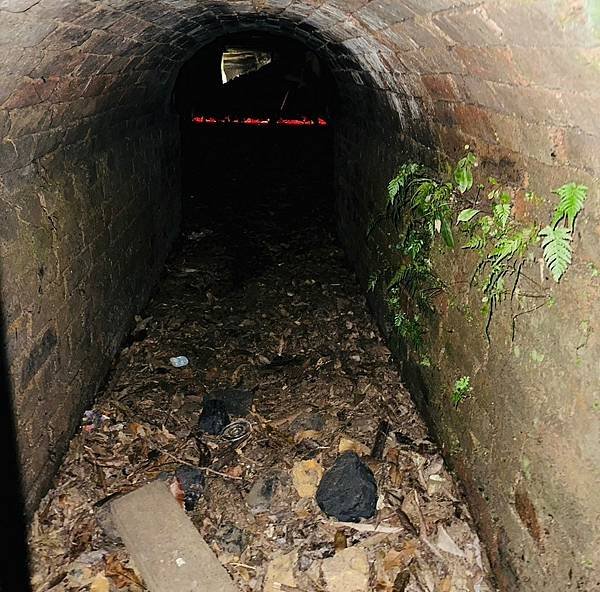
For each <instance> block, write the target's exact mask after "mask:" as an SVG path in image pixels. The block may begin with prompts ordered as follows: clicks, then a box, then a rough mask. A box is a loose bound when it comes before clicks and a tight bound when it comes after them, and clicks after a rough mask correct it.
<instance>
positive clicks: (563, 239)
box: [539, 226, 573, 282]
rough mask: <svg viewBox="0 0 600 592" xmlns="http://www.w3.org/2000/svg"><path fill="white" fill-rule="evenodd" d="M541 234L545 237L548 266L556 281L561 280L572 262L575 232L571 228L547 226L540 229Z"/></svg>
mask: <svg viewBox="0 0 600 592" xmlns="http://www.w3.org/2000/svg"><path fill="white" fill-rule="evenodd" d="M539 235H540V236H541V237H542V238H543V240H542V249H543V250H544V261H545V262H546V266H547V267H548V269H549V270H550V273H551V274H552V277H553V278H554V281H556V282H559V281H560V278H561V277H562V276H563V275H564V273H565V271H567V269H568V267H569V265H570V264H571V256H572V245H571V241H572V239H573V234H572V232H571V230H570V229H569V228H564V227H558V228H553V227H552V226H546V227H545V228H542V230H540V232H539Z"/></svg>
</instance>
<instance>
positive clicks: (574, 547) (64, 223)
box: [0, 0, 600, 591]
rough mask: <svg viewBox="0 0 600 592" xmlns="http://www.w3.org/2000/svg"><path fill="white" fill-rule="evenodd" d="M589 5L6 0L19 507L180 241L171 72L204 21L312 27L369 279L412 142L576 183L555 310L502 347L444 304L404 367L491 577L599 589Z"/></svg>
mask: <svg viewBox="0 0 600 592" xmlns="http://www.w3.org/2000/svg"><path fill="white" fill-rule="evenodd" d="M596 18H597V12H594V3H593V2H587V3H586V2H583V0H582V1H575V2H573V1H567V0H564V1H562V0H559V1H552V2H551V1H550V0H534V1H533V2H520V1H518V0H501V1H499V2H497V1H492V0H490V1H485V0H484V1H473V0H254V2H251V1H249V0H231V1H225V0H223V1H221V2H199V1H197V0H160V1H157V0H152V1H151V0H102V1H92V0H36V1H34V0H0V49H1V50H2V51H1V54H0V135H1V137H2V141H1V142H0V202H1V204H2V209H1V211H0V249H1V251H0V252H1V254H2V270H1V271H2V304H3V309H4V315H5V319H6V325H7V331H6V333H7V337H8V356H9V363H10V367H11V377H12V383H13V390H14V399H15V406H16V409H17V418H18V426H19V434H20V435H19V442H20V446H21V455H22V461H23V472H24V478H25V483H26V491H27V502H28V506H29V508H30V509H31V508H33V507H34V506H35V504H36V503H37V501H38V500H39V499H40V496H41V495H42V494H43V493H44V491H45V489H46V488H47V486H48V483H49V480H50V478H51V475H52V471H53V470H54V467H55V466H56V464H57V462H58V461H59V460H60V457H61V455H62V452H63V451H64V449H65V446H66V444H67V442H68V439H69V437H70V435H71V433H72V431H73V429H74V428H75V425H76V424H77V421H78V418H79V417H80V413H81V411H82V409H83V408H84V406H85V404H86V402H87V401H89V399H90V398H91V397H92V396H93V395H94V393H95V392H96V391H97V389H98V387H99V385H100V384H101V382H102V380H103V379H104V376H105V374H106V370H107V368H108V366H109V364H110V362H111V360H112V358H113V356H114V354H115V353H116V351H117V350H118V347H119V344H120V343H121V340H122V338H123V336H124V334H125V333H126V332H127V329H128V328H129V323H130V321H131V318H132V317H133V315H134V314H135V313H136V312H137V311H138V310H139V309H140V307H141V306H142V305H143V303H144V302H145V300H146V298H147V296H148V294H149V291H150V289H151V288H152V285H153V284H154V282H155V280H156V278H157V277H158V273H159V271H160V268H161V266H162V263H163V261H164V258H165V256H166V254H167V252H168V248H169V245H170V243H171V241H172V239H173V238H174V237H175V235H176V232H177V227H178V219H179V185H178V183H179V171H178V162H179V160H178V153H179V136H178V127H177V119H176V116H175V113H174V111H173V109H172V108H171V105H170V94H171V90H172V88H173V85H174V82H175V80H176V77H177V73H178V71H179V69H180V68H181V66H182V65H183V64H184V63H185V62H186V60H187V59H189V58H190V57H191V56H192V55H193V54H194V53H195V52H196V51H197V50H198V49H199V48H201V47H202V46H204V45H206V44H207V43H209V42H211V41H212V40H214V39H216V38H217V37H220V36H223V35H227V34H230V33H238V32H241V31H245V30H257V31H263V32H265V33H275V34H278V35H287V36H290V37H293V38H295V39H297V40H299V41H301V42H302V43H304V44H306V45H307V46H308V47H309V48H311V49H313V50H314V51H315V52H317V53H318V55H319V56H320V57H321V58H322V59H323V60H324V61H325V63H327V65H328V66H329V68H330V69H331V71H332V74H333V76H334V77H335V80H336V84H337V86H338V90H339V94H340V97H341V117H340V121H339V122H338V129H337V130H336V148H335V150H336V163H337V166H336V185H337V199H338V211H339V214H340V216H339V221H338V225H339V228H340V232H341V237H342V240H343V241H344V242H345V243H346V246H347V249H348V252H349V254H350V256H351V258H352V259H353V260H354V261H355V263H356V266H357V269H358V271H359V275H360V276H361V277H363V279H364V276H365V274H366V273H367V270H368V267H369V259H368V252H367V250H366V247H365V244H364V240H363V238H362V237H363V236H364V229H365V226H366V225H367V224H368V221H369V219H370V217H371V215H372V211H373V210H374V209H375V208H377V207H379V205H378V204H380V203H381V196H382V195H383V194H384V190H385V185H386V182H387V179H388V178H389V177H390V175H391V173H392V171H393V169H394V167H395V166H396V164H397V163H398V162H399V161H400V160H402V159H403V158H406V157H407V156H408V155H410V156H412V157H418V158H422V159H425V160H429V161H435V160H437V159H438V157H439V156H440V155H444V154H445V155H449V156H452V157H455V155H456V154H458V153H460V152H461V151H462V148H463V146H464V145H465V144H470V145H472V146H474V147H475V148H476V150H477V152H478V154H479V155H480V156H481V160H482V162H483V168H484V170H485V172H490V173H491V174H495V175H498V176H500V177H503V178H505V179H507V181H508V182H510V183H511V184H512V185H513V186H514V188H515V189H516V190H519V191H520V192H521V193H520V194H523V193H524V191H525V190H534V191H538V192H540V193H541V194H546V195H547V194H548V193H549V189H550V188H553V187H556V186H557V185H559V184H561V183H562V182H565V181H567V180H571V179H576V180H577V181H578V182H583V183H585V184H587V185H588V186H589V187H590V188H591V198H590V205H589V206H588V209H587V211H586V222H585V224H582V226H581V237H580V238H579V239H578V241H579V243H578V247H577V260H576V261H575V266H574V271H573V281H572V283H570V284H567V283H565V285H564V287H562V286H561V288H560V289H559V290H557V292H556V298H557V301H559V302H561V301H562V302H565V303H569V306H566V305H565V306H563V307H562V308H561V307H560V306H559V307H557V308H556V310H554V311H550V310H548V311H547V312H545V313H544V314H542V315H541V316H539V317H536V318H535V319H533V318H532V319H531V321H527V322H525V323H524V328H523V336H524V337H523V342H522V343H521V344H519V349H518V350H517V351H518V352H519V353H518V354H517V353H515V351H516V350H515V349H514V347H512V346H511V344H510V343H508V340H507V339H506V331H504V332H502V331H500V332H499V338H498V343H499V345H498V346H497V347H495V348H490V347H489V346H488V345H487V344H486V343H485V342H484V340H483V339H481V338H480V336H475V337H474V336H473V335H472V334H471V333H470V332H469V331H470V330H469V329H468V323H466V321H465V318H464V316H461V315H460V314H459V312H458V309H456V310H455V309H454V308H453V307H452V305H451V304H448V303H445V305H446V309H445V312H444V313H443V314H442V318H441V320H440V322H439V323H437V324H436V325H435V327H433V331H432V334H433V335H434V338H433V346H434V348H435V349H436V351H438V352H439V356H438V364H437V365H439V368H435V369H433V370H432V371H431V372H430V373H429V374H426V375H422V373H421V374H419V376H418V379H417V378H415V379H413V383H414V386H415V395H416V396H417V398H419V400H420V402H421V404H422V407H423V409H424V410H425V412H426V413H427V415H428V416H429V418H430V420H431V423H432V425H433V426H434V429H435V430H436V433H437V435H438V436H439V437H440V439H441V441H442V442H444V443H445V444H446V445H447V449H448V452H449V454H452V455H453V458H454V460H455V464H456V467H457V469H458V470H459V472H460V474H461V476H462V477H463V480H464V482H465V484H466V487H467V489H468V490H469V494H470V498H471V501H472V503H473V505H474V507H475V508H476V509H477V512H478V519H479V522H480V526H481V528H482V532H483V534H484V537H485V538H486V540H487V543H488V548H489V550H490V556H491V559H492V562H493V563H494V564H495V567H496V572H497V574H498V576H499V581H500V582H501V583H502V586H503V587H504V588H505V589H515V590H516V589H519V590H532V591H533V590H539V589H541V588H542V586H544V587H546V588H548V589H550V590H557V591H558V590H560V591H563V590H570V589H573V590H575V589H579V588H577V586H582V587H583V588H582V589H591V588H592V587H593V586H594V585H598V578H599V576H598V574H599V573H600V566H598V565H597V564H596V565H594V564H593V557H594V550H597V548H598V545H599V544H600V526H599V523H598V513H597V507H599V503H600V498H598V495H599V493H598V491H599V489H598V487H597V484H598V482H599V481H600V467H599V464H598V452H599V449H600V444H599V441H600V437H599V429H598V419H597V417H598V416H597V406H598V400H599V399H598V397H599V395H598V391H597V384H596V381H597V358H598V355H597V354H598V353H599V349H600V344H599V343H598V337H597V336H598V334H599V332H598V331H596V332H594V331H593V330H591V331H590V330H585V331H583V329H582V327H585V326H587V327H590V326H591V327H592V329H593V319H594V318H596V317H598V313H599V312H600V311H599V310H598V303H597V298H596V296H595V294H596V292H597V284H596V283H594V282H595V280H594V277H595V276H593V275H592V274H590V273H589V269H591V267H590V266H595V265H600V263H599V262H598V254H597V252H596V251H597V250H596V249H595V245H596V244H597V239H598V234H599V233H600V231H599V230H598V229H599V228H600V225H599V220H598V214H599V211H598V208H597V206H596V205H594V200H596V199H597V198H598V193H597V190H596V189H595V187H596V186H597V177H598V175H599V171H600V156H599V154H600V152H599V151H598V148H597V145H598V136H599V135H600V120H599V119H598V118H597V117H595V115H594V113H595V111H596V105H597V101H598V98H599V95H600V69H599V68H598V64H599V63H600V62H599V60H600V52H599V47H598V36H597V31H596V30H595V28H594V27H595V25H596V24H597V23H595V22H594V19H596ZM518 195H519V194H518ZM461 265H463V263H462V259H461V258H460V257H458V258H457V260H456V261H453V262H452V269H453V270H454V272H456V273H460V270H461V269H463V267H461ZM593 268H594V269H595V267H593ZM457 298H458V299H460V296H457ZM376 306H377V305H376ZM567 310H575V311H576V313H568V312H567ZM509 321H510V319H504V320H503V321H501V325H502V323H503V324H504V325H505V326H506V327H508V325H509ZM586 323H587V324H586ZM557 326H560V327H561V329H560V331H557V329H556V327H557ZM582 331H583V333H582ZM584 333H585V335H584ZM581 344H583V345H581ZM540 352H543V355H541V354H540ZM534 353H535V355H534ZM540 356H541V359H542V362H539V360H540ZM473 368H476V369H477V376H478V383H477V385H478V391H479V393H480V394H479V396H478V400H477V401H476V402H474V403H473V405H472V406H471V407H470V408H469V409H468V410H466V411H464V412H461V414H457V413H455V412H454V411H453V410H452V409H451V408H449V406H448V405H447V404H446V403H445V400H444V397H445V395H444V388H446V387H445V386H444V385H447V383H448V380H449V379H453V378H455V377H456V375H461V374H464V373H469V372H471V371H472V369H473ZM456 369H461V371H460V372H458V373H457V371H456ZM463 369H464V370H463ZM406 371H407V376H412V375H413V374H414V373H413V372H412V370H411V368H410V365H408V364H407V366H406ZM456 442H458V447H457V446H455V444H456ZM457 449H458V451H457ZM532 525H534V527H532ZM540 533H541V534H540ZM590 562H591V563H590ZM590 566H591V567H590ZM586 586H587V588H586Z"/></svg>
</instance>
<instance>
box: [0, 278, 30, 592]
mask: <svg viewBox="0 0 600 592" xmlns="http://www.w3.org/2000/svg"><path fill="white" fill-rule="evenodd" d="M0 271H1V270H0ZM1 281H2V276H1V275H0V283H1ZM12 401H13V393H12V385H11V380H10V377H9V375H8V355H7V343H6V332H5V322H4V311H3V309H2V306H1V303H0V471H1V480H0V483H1V485H0V536H1V537H2V540H3V541H4V543H5V544H4V545H3V549H2V551H1V552H0V592H28V591H29V590H31V587H30V584H29V570H28V563H29V562H28V551H27V535H26V532H27V530H26V525H25V512H24V503H23V495H22V487H21V472H20V470H19V454H18V449H17V438H16V429H15V421H14V417H15V416H14V412H13V404H12Z"/></svg>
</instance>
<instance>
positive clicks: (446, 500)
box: [30, 132, 493, 592]
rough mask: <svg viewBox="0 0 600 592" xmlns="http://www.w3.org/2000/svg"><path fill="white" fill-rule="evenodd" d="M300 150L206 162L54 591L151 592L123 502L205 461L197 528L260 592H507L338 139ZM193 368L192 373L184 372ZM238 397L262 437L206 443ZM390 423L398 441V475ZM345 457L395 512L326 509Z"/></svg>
mask: <svg viewBox="0 0 600 592" xmlns="http://www.w3.org/2000/svg"><path fill="white" fill-rule="evenodd" d="M260 133H264V132H260ZM269 133H270V132H269ZM294 133H295V132H294ZM281 138H283V139H280V140H277V141H275V142H273V143H272V144H271V145H270V146H269V147H268V148H265V146H264V145H262V144H261V145H260V146H259V145H258V144H257V145H250V146H249V145H248V142H253V141H256V142H259V143H260V142H262V139H260V138H258V136H255V137H254V139H252V137H251V138H250V140H248V138H246V139H245V140H244V142H242V141H241V140H239V141H237V142H233V141H232V138H228V139H227V146H229V149H228V157H227V159H226V160H227V163H228V164H227V166H222V167H221V168H220V169H218V168H215V166H216V165H217V164H218V161H219V158H220V157H221V156H222V154H223V152H219V151H218V150H211V151H210V154H209V156H210V159H209V160H207V159H206V158H207V157H204V158H203V159H199V160H198V162H197V163H196V165H197V167H198V168H197V171H198V173H197V174H198V183H199V185H198V191H200V189H203V191H204V193H203V195H200V193H197V194H196V195H197V196H196V197H195V198H193V199H191V200H190V201H189V203H188V204H187V206H186V208H187V209H186V211H185V215H184V232H183V239H182V241H181V244H180V245H179V246H178V248H177V249H176V253H175V254H174V256H173V257H172V258H171V260H170V261H169V263H168V265H167V273H166V275H165V278H164V280H163V282H162V285H161V287H160V290H159V291H158V293H157V294H156V296H155V297H154V299H153V300H152V302H151V303H150V304H149V306H148V307H147V309H146V310H145V312H144V315H143V318H140V320H139V322H138V326H137V328H136V330H135V331H134V332H133V333H132V336H131V339H130V341H129V346H128V347H126V348H125V349H123V351H122V352H121V354H120V356H119V358H118V360H117V361H116V362H115V366H114V370H113V373H112V375H111V378H110V380H109V383H108V386H107V388H106V390H105V392H104V393H103V394H102V395H101V397H100V398H99V400H98V402H97V404H96V405H95V406H94V407H93V410H90V411H89V412H87V413H86V417H85V419H84V425H83V427H82V429H81V430H80V432H79V433H78V434H77V435H76V436H75V438H74V439H73V441H72V444H71V447H70V450H69V453H68V456H67V457H66V459H65V461H64V463H63V465H62V468H61V470H60V472H59V474H58V475H57V478H56V482H55V487H54V489H53V490H52V491H51V492H50V493H49V494H48V495H47V496H46V498H45V499H44V501H43V502H42V504H41V506H40V509H39V511H38V513H37V515H36V517H35V520H34V523H33V532H32V536H31V541H30V542H31V550H32V555H33V566H32V568H33V581H34V585H35V590H50V589H51V590H88V589H91V590H93V591H94V592H100V591H106V590H131V591H134V590H135V591H137V590H143V589H144V588H143V584H142V583H141V581H140V579H139V577H138V575H137V574H136V572H135V571H134V569H133V566H132V565H131V564H130V563H129V561H128V557H127V553H126V551H125V549H124V548H123V546H122V544H121V543H120V541H119V539H118V535H116V533H115V531H114V528H113V527H112V525H111V523H110V520H109V516H110V512H109V502H110V500H111V499H113V498H114V497H115V496H117V495H119V494H122V493H125V492H128V491H131V490H133V489H135V488H136V487H138V486H140V485H142V484H143V483H145V482H148V481H151V480H153V479H165V480H168V481H169V483H174V477H173V474H174V472H175V471H176V470H177V469H178V468H180V467H186V466H189V467H199V466H202V465H204V466H205V468H204V469H202V472H203V474H204V475H205V477H206V481H205V488H204V492H203V494H202V496H201V497H200V500H199V501H198V504H197V506H196V508H195V509H194V510H193V511H191V512H189V514H190V515H191V517H192V519H193V521H194V523H195V525H196V526H197V527H198V528H199V530H200V532H201V534H202V535H203V536H204V538H205V539H206V540H207V541H208V542H209V544H210V545H211V546H212V548H213V550H214V551H215V553H216V554H217V555H218V557H219V559H220V560H221V562H222V563H223V564H224V565H225V566H226V568H227V570H228V571H229V573H230V574H231V575H232V577H233V578H234V580H235V581H236V583H237V585H238V586H239V588H240V590H266V591H268V592H273V591H275V590H286V591H289V590H302V591H313V590H314V591H320V590H326V591H328V592H338V591H342V590H343V591H344V592H352V591H357V592H359V591H361V590H383V591H385V590H389V591H396V592H398V591H402V590H406V591H409V592H417V591H419V592H421V591H427V592H434V591H435V592H450V591H470V592H473V591H478V590H480V591H489V590H493V587H492V586H491V585H490V584H489V583H488V582H487V579H486V576H485V573H486V567H485V558H484V557H482V551H481V548H480V545H479V542H478V538H477V536H476V534H475V532H474V530H473V527H472V524H471V519H470V517H469V512H468V510H467V507H466V505H465V502H464V501H463V499H462V497H461V494H460V492H459V491H460V490H459V489H458V488H457V486H456V484H455V482H454V480H453V478H452V476H451V475H450V474H449V473H448V472H447V470H446V469H445V468H444V465H443V462H442V460H441V457H440V455H439V453H438V451H437V450H436V448H435V446H434V445H433V444H432V443H431V442H430V440H429V439H428V437H427V431H426V429H425V426H424V424H423V422H422V420H421V419H420V418H419V416H418V415H417V413H416V411H415V408H414V406H413V404H412V402H411V400H410V397H409V395H408V393H407V392H406V390H405V389H404V388H403V387H402V384H401V379H400V377H399V375H398V372H397V371H396V369H395V367H394V364H393V363H392V360H391V359H390V352H389V351H388V349H387V348H386V346H385V345H384V343H383V342H382V341H381V338H380V336H379V332H378V329H377V327H376V326H375V324H374V322H373V320H372V318H371V317H370V315H369V312H368V310H367V308H366V305H365V299H364V297H363V295H361V293H360V291H359V287H358V286H357V284H356V282H355V279H354V278H353V275H352V273H351V271H350V270H349V269H348V267H347V265H346V263H345V260H344V256H343V253H342V252H341V251H340V249H339V248H338V246H337V244H336V242H335V240H334V238H333V233H332V231H331V229H330V228H331V227H330V216H329V213H328V208H327V207H324V206H323V197H328V196H329V192H330V189H329V184H328V182H327V178H326V177H324V176H323V174H322V173H321V171H323V170H327V169H328V167H329V165H328V160H327V154H326V152H319V151H320V150H323V151H325V150H327V142H316V143H315V142H314V136H313V139H312V140H311V136H310V135H308V134H306V133H304V132H301V133H297V134H296V135H295V136H291V135H288V136H285V135H282V136H281ZM205 139H206V137H205ZM263 139H264V138H263ZM236 151H238V152H237V153H236ZM217 154H218V155H219V157H217V156H215V155H217ZM244 154H246V155H247V154H254V156H255V157H254V159H253V161H252V162H250V161H248V160H247V158H246V159H245V158H243V156H244ZM256 154H260V155H261V159H262V161H261V165H260V166H257V165H256ZM286 155H287V156H286ZM213 158H214V160H212V159H213ZM284 161H285V162H284ZM209 170H212V174H211V175H208V177H207V176H206V175H207V172H206V171H209ZM217 170H219V171H220V172H216V171H217ZM212 198H214V199H212ZM211 202H212V204H213V205H218V207H216V208H215V207H212V206H211ZM319 204H321V205H319ZM179 355H184V356H187V357H188V358H189V365H188V366H186V367H183V368H175V367H173V366H172V365H171V364H170V362H169V360H170V358H171V357H173V356H179ZM231 387H236V388H240V389H248V390H250V391H252V392H253V394H254V400H253V406H252V410H251V411H250V412H249V413H248V414H247V415H246V417H245V419H246V420H247V421H248V422H249V425H250V426H251V433H250V435H249V436H248V437H247V438H246V439H242V440H240V441H237V442H233V443H231V442H229V441H227V440H226V439H225V438H223V437H218V436H211V437H209V436H206V435H203V436H201V438H197V437H195V436H197V430H196V429H195V428H196V425H197V423H198V417H199V414H200V412H201V410H202V405H203V399H204V398H205V397H206V396H207V394H208V393H211V392H212V391H214V390H215V389H223V388H231ZM232 419H234V418H233V417H232ZM381 420H387V421H389V422H390V423H391V426H392V429H391V432H390V436H389V437H388V439H387V443H386V447H385V451H384V454H383V459H382V460H378V459H373V458H371V457H370V451H371V448H372V446H373V443H374V441H375V439H376V433H377V428H378V424H379V423H380V421H381ZM242 423H243V422H242ZM197 440H202V444H201V446H200V448H199V447H198V444H197ZM340 446H342V448H343V447H346V448H350V449H354V450H356V451H357V452H358V453H359V454H361V455H362V458H363V460H364V461H365V462H366V463H367V464H368V465H369V466H370V467H371V469H372V470H373V472H374V474H375V478H376V481H377V485H378V496H379V500H378V511H377V514H376V516H375V517H374V518H372V519H369V520H366V521H364V523H363V524H360V525H355V526H349V525H342V524H339V523H336V521H335V520H334V519H329V518H327V517H326V516H325V514H324V513H323V512H322V511H321V510H320V509H319V507H318V505H317V504H316V502H315V499H314V489H315V486H316V481H315V478H318V476H319V472H320V468H319V467H322V468H323V469H324V470H326V469H328V468H329V467H330V466H331V465H332V464H333V462H334V460H335V458H336V457H337V456H338V454H339V449H340ZM209 456H210V459H208V457H209ZM301 461H309V462H308V463H305V464H303V465H300V464H299V463H300V462H301ZM301 467H302V468H308V469H312V470H310V471H308V472H307V475H305V478H304V479H301V477H302V475H300V471H299V469H300V468H301ZM172 489H173V491H174V492H175V493H176V494H177V491H176V489H177V488H176V487H172ZM299 491H300V492H301V493H302V494H303V495H306V496H307V497H300V495H299ZM377 528H378V529H379V530H378V531H377V530H376V529H377ZM345 548H347V549H351V551H348V550H344V549H345ZM281 555H284V557H283V558H281V557H279V558H278V559H275V558H277V557H278V556H281ZM342 573H343V576H342V577H340V574H342Z"/></svg>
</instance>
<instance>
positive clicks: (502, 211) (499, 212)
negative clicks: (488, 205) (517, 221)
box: [494, 203, 510, 229]
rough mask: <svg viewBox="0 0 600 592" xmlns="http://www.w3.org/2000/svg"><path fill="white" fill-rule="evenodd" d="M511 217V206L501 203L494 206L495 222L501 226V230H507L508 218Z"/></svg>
mask: <svg viewBox="0 0 600 592" xmlns="http://www.w3.org/2000/svg"><path fill="white" fill-rule="evenodd" d="M509 216H510V204H509V203H499V204H497V205H495V206H494V222H496V224H498V226H500V228H502V229H504V228H506V224H507V222H508V218H509Z"/></svg>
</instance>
